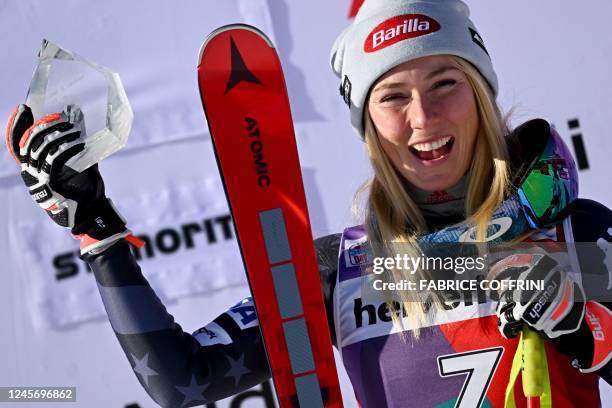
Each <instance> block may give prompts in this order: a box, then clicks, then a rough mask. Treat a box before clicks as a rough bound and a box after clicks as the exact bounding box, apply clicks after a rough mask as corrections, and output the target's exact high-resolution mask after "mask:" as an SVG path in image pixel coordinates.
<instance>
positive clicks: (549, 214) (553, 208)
mask: <svg viewBox="0 0 612 408" xmlns="http://www.w3.org/2000/svg"><path fill="white" fill-rule="evenodd" d="M548 134H549V136H548V137H547V138H546V139H545V140H542V141H536V143H542V142H543V148H542V150H541V153H540V154H539V156H536V157H537V158H536V159H535V160H534V161H533V163H532V165H531V167H530V170H529V171H528V172H527V174H526V175H525V177H524V178H523V180H522V183H520V185H519V187H518V191H517V193H518V197H519V201H520V203H521V206H522V208H523V210H524V212H525V215H526V216H527V220H528V221H529V225H530V226H531V227H532V228H543V227H548V226H551V225H553V224H556V223H557V222H558V220H559V213H560V212H561V211H562V210H563V209H564V208H566V207H567V206H568V204H569V203H571V202H572V201H574V200H575V199H576V198H577V197H578V171H577V170H576V164H575V163H574V159H573V157H572V155H571V153H570V152H569V150H568V148H567V146H566V144H565V143H564V142H563V139H561V137H560V136H559V134H558V133H557V132H556V131H555V129H554V128H552V127H551V128H550V132H549V133H548Z"/></svg>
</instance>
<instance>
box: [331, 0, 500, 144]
mask: <svg viewBox="0 0 612 408" xmlns="http://www.w3.org/2000/svg"><path fill="white" fill-rule="evenodd" d="M469 15H470V10H469V8H468V6H467V5H466V4H465V3H464V2H463V1H460V0H365V2H364V3H363V5H362V6H361V9H360V10H359V12H358V13H357V16H356V17H355V20H354V21H353V23H352V24H351V25H350V26H349V27H347V28H346V29H345V30H344V31H343V32H342V33H341V34H340V35H339V36H338V38H337V39H336V42H335V43H334V46H333V48H332V52H331V57H330V60H331V61H330V62H331V66H332V69H333V70H334V72H335V73H336V75H337V76H338V77H339V78H340V81H341V83H340V94H341V95H342V97H343V98H344V101H345V102H346V104H347V105H348V106H349V109H350V112H351V123H352V125H353V128H354V129H355V131H356V132H357V134H359V136H361V138H362V139H363V138H364V137H365V135H364V127H363V109H364V104H365V99H366V96H367V95H368V92H369V90H370V88H371V87H372V85H373V84H374V82H375V81H376V80H377V79H378V78H379V77H380V76H381V75H383V74H384V73H385V72H387V71H389V70H390V69H392V68H394V67H396V66H397V65H400V64H402V63H404V62H407V61H410V60H413V59H416V58H419V57H425V56H429V55H441V54H449V55H455V56H458V57H461V58H463V59H465V60H467V61H469V62H471V63H472V64H473V65H474V66H475V67H476V68H477V69H478V70H479V71H480V73H481V74H482V75H483V77H484V78H485V79H486V80H487V82H488V83H489V85H490V86H491V89H492V90H493V94H494V95H497V76H496V75H495V71H494V70H493V65H492V64H491V58H490V57H489V53H488V52H487V50H486V49H485V46H484V42H483V40H482V38H481V37H480V35H479V34H478V31H477V30H476V27H475V26H474V23H472V21H471V20H470V19H469Z"/></svg>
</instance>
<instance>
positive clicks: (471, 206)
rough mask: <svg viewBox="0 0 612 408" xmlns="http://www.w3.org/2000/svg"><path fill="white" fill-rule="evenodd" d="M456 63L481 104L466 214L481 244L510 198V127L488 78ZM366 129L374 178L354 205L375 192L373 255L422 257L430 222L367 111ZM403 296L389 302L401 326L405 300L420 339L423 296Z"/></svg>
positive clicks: (400, 274) (397, 274) (369, 220)
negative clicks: (421, 243) (421, 247)
mask: <svg viewBox="0 0 612 408" xmlns="http://www.w3.org/2000/svg"><path fill="white" fill-rule="evenodd" d="M451 59H452V63H453V65H454V66H455V67H456V68H458V69H460V70H461V71H462V72H463V73H465V75H466V77H467V80H468V82H469V84H470V86H471V87H472V89H473V91H474V96H475V99H476V107H477V112H478V117H479V127H478V134H477V139H476V143H475V147H474V152H473V156H472V163H471V166H470V168H469V170H468V179H469V181H468V187H467V192H466V198H465V214H466V217H467V222H469V223H470V224H472V225H475V226H476V227H477V229H476V231H477V234H476V238H477V240H479V241H484V238H485V237H486V231H487V226H488V223H489V222H490V220H491V217H492V215H493V212H494V211H495V209H496V208H497V207H498V206H499V204H501V202H502V201H503V200H504V199H505V198H506V197H507V196H508V195H509V190H510V183H509V178H510V169H509V161H508V151H507V147H506V142H505V140H504V135H505V134H506V133H507V132H508V127H507V125H506V122H505V120H504V119H503V118H502V116H501V113H500V110H499V108H498V107H497V105H496V103H495V101H494V97H493V95H492V93H491V90H490V88H489V86H488V84H487V82H486V81H485V80H484V78H483V77H482V75H481V74H480V73H479V72H478V71H477V70H476V68H474V66H472V65H471V64H470V63H469V62H467V61H465V60H463V59H461V58H459V57H454V56H453V57H451ZM366 106H367V102H366ZM364 126H365V141H366V145H367V150H368V154H369V157H370V161H371V164H372V168H373V170H374V176H373V178H372V179H371V180H370V181H368V182H367V183H366V184H364V185H363V186H362V188H360V189H359V190H358V192H357V194H356V197H355V201H354V204H355V208H358V207H359V202H360V197H361V195H362V194H363V193H365V191H369V196H368V200H367V206H366V208H365V222H364V224H365V228H366V231H367V234H368V240H369V242H370V246H371V248H372V251H373V254H375V255H374V256H391V257H393V256H395V254H398V253H399V254H408V255H409V256H419V254H420V252H421V251H420V250H419V247H418V245H417V244H416V238H417V236H419V235H422V234H426V233H428V232H429V230H428V227H427V224H426V222H425V218H424V217H423V214H422V212H421V210H420V209H419V207H418V206H417V205H416V203H415V202H414V200H413V199H412V198H411V197H410V195H409V194H408V192H407V190H406V187H405V184H404V183H405V182H404V180H403V177H402V176H401V175H400V174H399V172H398V171H397V170H396V169H395V167H394V166H393V164H392V163H391V162H390V160H389V158H388V157H387V155H386V154H385V152H384V151H383V148H382V145H381V143H380V140H379V138H378V134H377V131H376V128H375V126H374V124H373V122H372V119H371V118H370V115H369V113H368V110H367V108H366V109H365V110H364ZM405 275H406V274H405V272H404V271H402V270H393V269H392V270H390V271H387V272H386V273H385V274H384V275H383V277H384V278H386V279H387V280H389V281H391V282H400V281H401V280H403V279H416V276H417V275H418V274H415V275H413V276H412V277H409V276H405ZM398 294H399V295H400V299H388V307H389V308H390V310H392V313H391V316H393V321H394V322H395V323H400V324H401V318H400V317H399V316H400V313H399V311H398V310H397V308H398V302H397V300H399V301H400V302H401V304H403V306H404V307H405V309H404V310H406V313H407V315H408V318H409V321H411V323H412V325H413V328H414V329H415V330H414V334H415V336H416V337H418V327H419V326H420V323H422V322H424V321H425V311H424V307H423V303H422V300H423V299H421V298H420V296H419V295H418V292H417V291H401V292H398ZM400 308H401V306H400Z"/></svg>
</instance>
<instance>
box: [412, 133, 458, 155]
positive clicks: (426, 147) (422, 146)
mask: <svg viewBox="0 0 612 408" xmlns="http://www.w3.org/2000/svg"><path fill="white" fill-rule="evenodd" d="M451 139H452V137H451V136H447V137H443V138H442V139H438V140H435V141H433V142H431V143H417V144H415V145H412V147H413V148H414V149H415V150H418V151H420V152H431V151H432V150H435V149H439V148H440V147H442V146H444V145H445V144H447V143H448V142H449V141H450V140H451Z"/></svg>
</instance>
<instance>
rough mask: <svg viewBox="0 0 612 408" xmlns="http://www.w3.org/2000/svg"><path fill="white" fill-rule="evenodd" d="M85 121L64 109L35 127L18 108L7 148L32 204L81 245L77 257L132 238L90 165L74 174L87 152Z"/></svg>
mask: <svg viewBox="0 0 612 408" xmlns="http://www.w3.org/2000/svg"><path fill="white" fill-rule="evenodd" d="M84 133H85V129H84V123H83V115H82V114H81V113H80V111H79V110H74V109H73V108H72V106H68V107H67V108H66V109H65V110H64V111H63V112H61V113H54V114H51V115H48V116H45V117H44V118H42V119H40V120H39V121H37V122H36V123H34V119H33V116H32V111H31V109H30V108H29V107H28V106H26V105H19V106H17V108H16V109H15V111H14V112H13V114H12V115H11V117H10V119H9V122H8V125H7V130H6V144H7V146H8V149H9V152H10V153H11V155H12V156H13V158H14V159H15V161H16V162H17V163H18V164H19V165H20V167H21V177H22V178H23V181H24V182H25V184H26V186H27V187H28V189H29V191H30V195H31V196H32V199H33V200H34V201H36V202H37V203H38V205H39V206H41V207H42V208H43V209H44V210H45V211H46V212H47V214H48V215H49V216H50V217H51V219H53V221H55V222H56V223H57V224H59V225H61V226H62V227H68V228H70V229H71V231H72V234H73V236H74V237H75V238H76V239H80V240H81V253H82V254H85V253H98V252H101V251H102V250H104V249H106V248H108V247H109V246H110V245H111V244H113V243H114V242H116V241H117V240H119V239H121V238H124V237H128V236H130V231H129V230H127V229H126V227H125V220H124V219H123V218H122V217H121V216H120V215H119V213H118V212H117V210H116V209H115V208H114V206H113V204H112V202H111V201H110V199H108V198H106V196H105V194H104V182H103V181H102V177H101V176H100V173H99V171H98V165H97V164H96V165H93V166H91V167H89V168H88V169H86V170H84V171H82V172H80V173H79V172H76V171H75V170H73V169H72V168H71V167H70V165H69V163H68V164H67V162H69V160H70V159H72V158H74V157H76V156H78V155H79V154H80V153H81V152H82V151H83V150H84V149H85V142H84V137H83V135H84Z"/></svg>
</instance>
